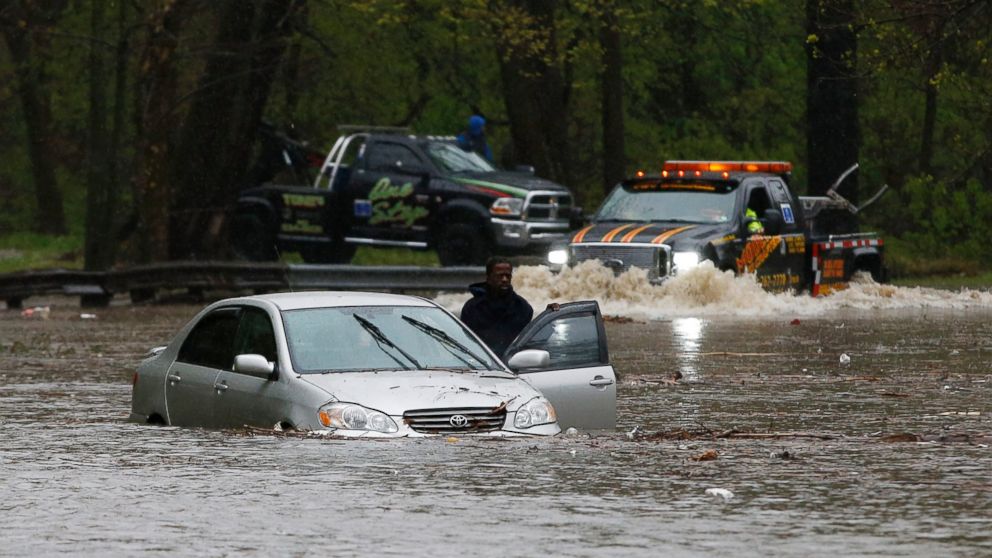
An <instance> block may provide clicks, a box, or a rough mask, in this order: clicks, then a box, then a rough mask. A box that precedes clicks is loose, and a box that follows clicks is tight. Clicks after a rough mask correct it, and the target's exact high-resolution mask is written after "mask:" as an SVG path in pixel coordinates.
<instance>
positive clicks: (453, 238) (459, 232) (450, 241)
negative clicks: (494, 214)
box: [436, 222, 492, 267]
mask: <svg viewBox="0 0 992 558" xmlns="http://www.w3.org/2000/svg"><path fill="white" fill-rule="evenodd" d="M436 249H437V258H438V260H440V261H441V265H443V266H445V267H447V266H454V265H485V263H486V260H488V259H489V256H491V255H492V254H491V252H490V247H489V241H488V239H487V238H486V230H485V228H483V227H478V226H475V225H472V224H469V223H464V222H455V223H448V224H446V225H444V227H443V228H442V229H441V230H440V232H439V233H438V237H437V247H436Z"/></svg>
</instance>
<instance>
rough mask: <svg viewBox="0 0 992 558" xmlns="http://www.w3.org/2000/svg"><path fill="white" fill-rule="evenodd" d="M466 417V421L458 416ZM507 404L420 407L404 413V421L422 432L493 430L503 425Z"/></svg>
mask: <svg viewBox="0 0 992 558" xmlns="http://www.w3.org/2000/svg"><path fill="white" fill-rule="evenodd" d="M457 417H464V419H465V420H464V421H463V420H461V419H459V418H457ZM505 421H506V406H505V405H500V406H499V407H496V408H493V407H467V408H457V409H419V410H413V411H407V412H405V413H403V423H404V424H406V425H408V426H409V427H410V428H412V429H413V431H414V432H420V433H422V434H454V433H458V432H492V431H494V430H499V429H500V428H502V427H503V423H504V422H505Z"/></svg>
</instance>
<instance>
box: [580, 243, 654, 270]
mask: <svg viewBox="0 0 992 558" xmlns="http://www.w3.org/2000/svg"><path fill="white" fill-rule="evenodd" d="M571 249H572V261H573V262H574V263H579V262H584V261H586V260H599V261H600V262H602V263H603V265H605V266H606V267H609V268H611V269H613V271H615V272H617V273H619V272H623V271H627V270H628V269H630V268H632V267H638V268H641V269H646V270H647V271H648V275H649V276H650V277H652V278H658V277H664V276H667V275H668V270H669V268H670V266H669V263H668V250H667V249H666V247H664V246H648V245H643V244H617V243H605V242H604V243H586V244H573V245H572V247H571Z"/></svg>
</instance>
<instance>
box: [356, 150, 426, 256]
mask: <svg viewBox="0 0 992 558" xmlns="http://www.w3.org/2000/svg"><path fill="white" fill-rule="evenodd" d="M364 159H365V160H364V166H363V170H361V171H360V172H357V173H355V174H354V175H353V176H352V179H351V181H350V183H349V185H348V187H347V188H346V191H347V192H348V194H347V196H346V197H348V198H350V202H351V205H352V212H353V216H354V220H353V224H354V225H353V227H352V229H351V231H350V234H349V237H352V238H355V239H357V240H359V242H362V241H364V243H368V244H386V245H389V244H390V243H397V242H403V241H412V242H416V241H424V240H426V238H427V218H428V216H429V215H430V196H429V195H428V191H427V189H428V187H429V185H430V172H429V168H430V167H429V166H428V163H427V162H426V161H424V160H422V159H421V158H420V156H419V155H418V154H417V153H416V152H415V151H414V150H413V149H411V148H410V147H408V146H406V145H404V144H402V143H399V142H392V141H375V142H372V143H369V144H368V145H366V148H365V154H364ZM347 201H348V200H346V202H347Z"/></svg>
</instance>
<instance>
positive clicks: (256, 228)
mask: <svg viewBox="0 0 992 558" xmlns="http://www.w3.org/2000/svg"><path fill="white" fill-rule="evenodd" d="M231 249H232V250H233V251H234V255H235V256H237V257H238V258H240V259H243V260H248V261H252V262H271V261H275V260H276V259H278V257H279V252H278V251H277V250H276V239H275V234H273V231H272V229H271V227H269V225H268V224H267V223H266V222H265V220H264V219H262V218H261V217H260V216H258V215H255V214H253V213H245V214H241V215H235V216H234V219H233V220H232V222H231Z"/></svg>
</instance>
